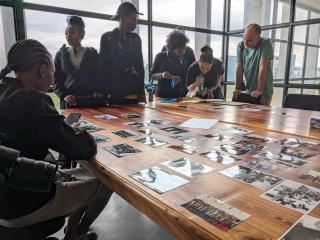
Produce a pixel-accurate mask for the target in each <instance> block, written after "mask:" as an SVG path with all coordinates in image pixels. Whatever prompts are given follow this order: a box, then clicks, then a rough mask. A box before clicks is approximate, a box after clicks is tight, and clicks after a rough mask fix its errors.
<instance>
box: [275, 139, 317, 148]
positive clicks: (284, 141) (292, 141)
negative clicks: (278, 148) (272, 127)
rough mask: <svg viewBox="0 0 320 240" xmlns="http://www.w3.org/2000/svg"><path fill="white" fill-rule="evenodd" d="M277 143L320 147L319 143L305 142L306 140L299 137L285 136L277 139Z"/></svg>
mask: <svg viewBox="0 0 320 240" xmlns="http://www.w3.org/2000/svg"><path fill="white" fill-rule="evenodd" d="M275 143H279V144H281V145H284V146H288V147H293V148H297V147H306V148H310V149H312V148H317V147H319V145H318V144H317V143H314V142H305V141H303V140H301V139H298V138H284V139H281V140H277V141H276V142H275Z"/></svg>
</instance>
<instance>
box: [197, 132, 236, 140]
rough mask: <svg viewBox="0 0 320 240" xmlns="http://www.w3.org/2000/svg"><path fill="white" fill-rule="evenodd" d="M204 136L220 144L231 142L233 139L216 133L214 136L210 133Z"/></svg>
mask: <svg viewBox="0 0 320 240" xmlns="http://www.w3.org/2000/svg"><path fill="white" fill-rule="evenodd" d="M203 136H204V137H207V138H211V139H213V140H216V141H219V142H227V141H230V140H232V139H233V138H232V137H229V136H225V135H222V134H220V133H214V134H211V133H209V134H206V135H203Z"/></svg>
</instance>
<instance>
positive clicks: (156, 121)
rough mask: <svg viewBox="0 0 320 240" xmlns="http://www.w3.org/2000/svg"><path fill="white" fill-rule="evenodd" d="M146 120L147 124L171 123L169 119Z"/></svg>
mask: <svg viewBox="0 0 320 240" xmlns="http://www.w3.org/2000/svg"><path fill="white" fill-rule="evenodd" d="M144 122H145V123H147V124H153V125H156V126H160V125H164V124H168V123H169V121H165V120H162V119H151V120H146V121H144Z"/></svg>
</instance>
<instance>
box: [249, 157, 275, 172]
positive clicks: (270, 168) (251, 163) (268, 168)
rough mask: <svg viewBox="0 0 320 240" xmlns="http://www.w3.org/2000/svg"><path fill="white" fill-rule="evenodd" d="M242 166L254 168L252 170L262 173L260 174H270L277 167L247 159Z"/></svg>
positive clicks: (254, 159) (257, 159) (265, 162)
mask: <svg viewBox="0 0 320 240" xmlns="http://www.w3.org/2000/svg"><path fill="white" fill-rule="evenodd" d="M243 165H244V166H247V167H250V168H254V169H256V170H259V171H262V172H272V171H274V170H276V169H277V168H278V166H277V165H275V164H272V163H270V162H267V161H263V160H261V159H259V158H252V159H249V160H248V161H245V162H244V163H243Z"/></svg>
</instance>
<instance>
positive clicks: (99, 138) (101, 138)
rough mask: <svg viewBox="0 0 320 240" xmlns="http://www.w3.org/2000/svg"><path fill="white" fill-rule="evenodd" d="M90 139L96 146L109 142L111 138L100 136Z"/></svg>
mask: <svg viewBox="0 0 320 240" xmlns="http://www.w3.org/2000/svg"><path fill="white" fill-rule="evenodd" d="M92 137H93V140H94V141H95V142H96V143H97V144H99V143H104V142H109V141H111V138H109V137H107V136H105V135H102V134H96V135H92Z"/></svg>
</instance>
